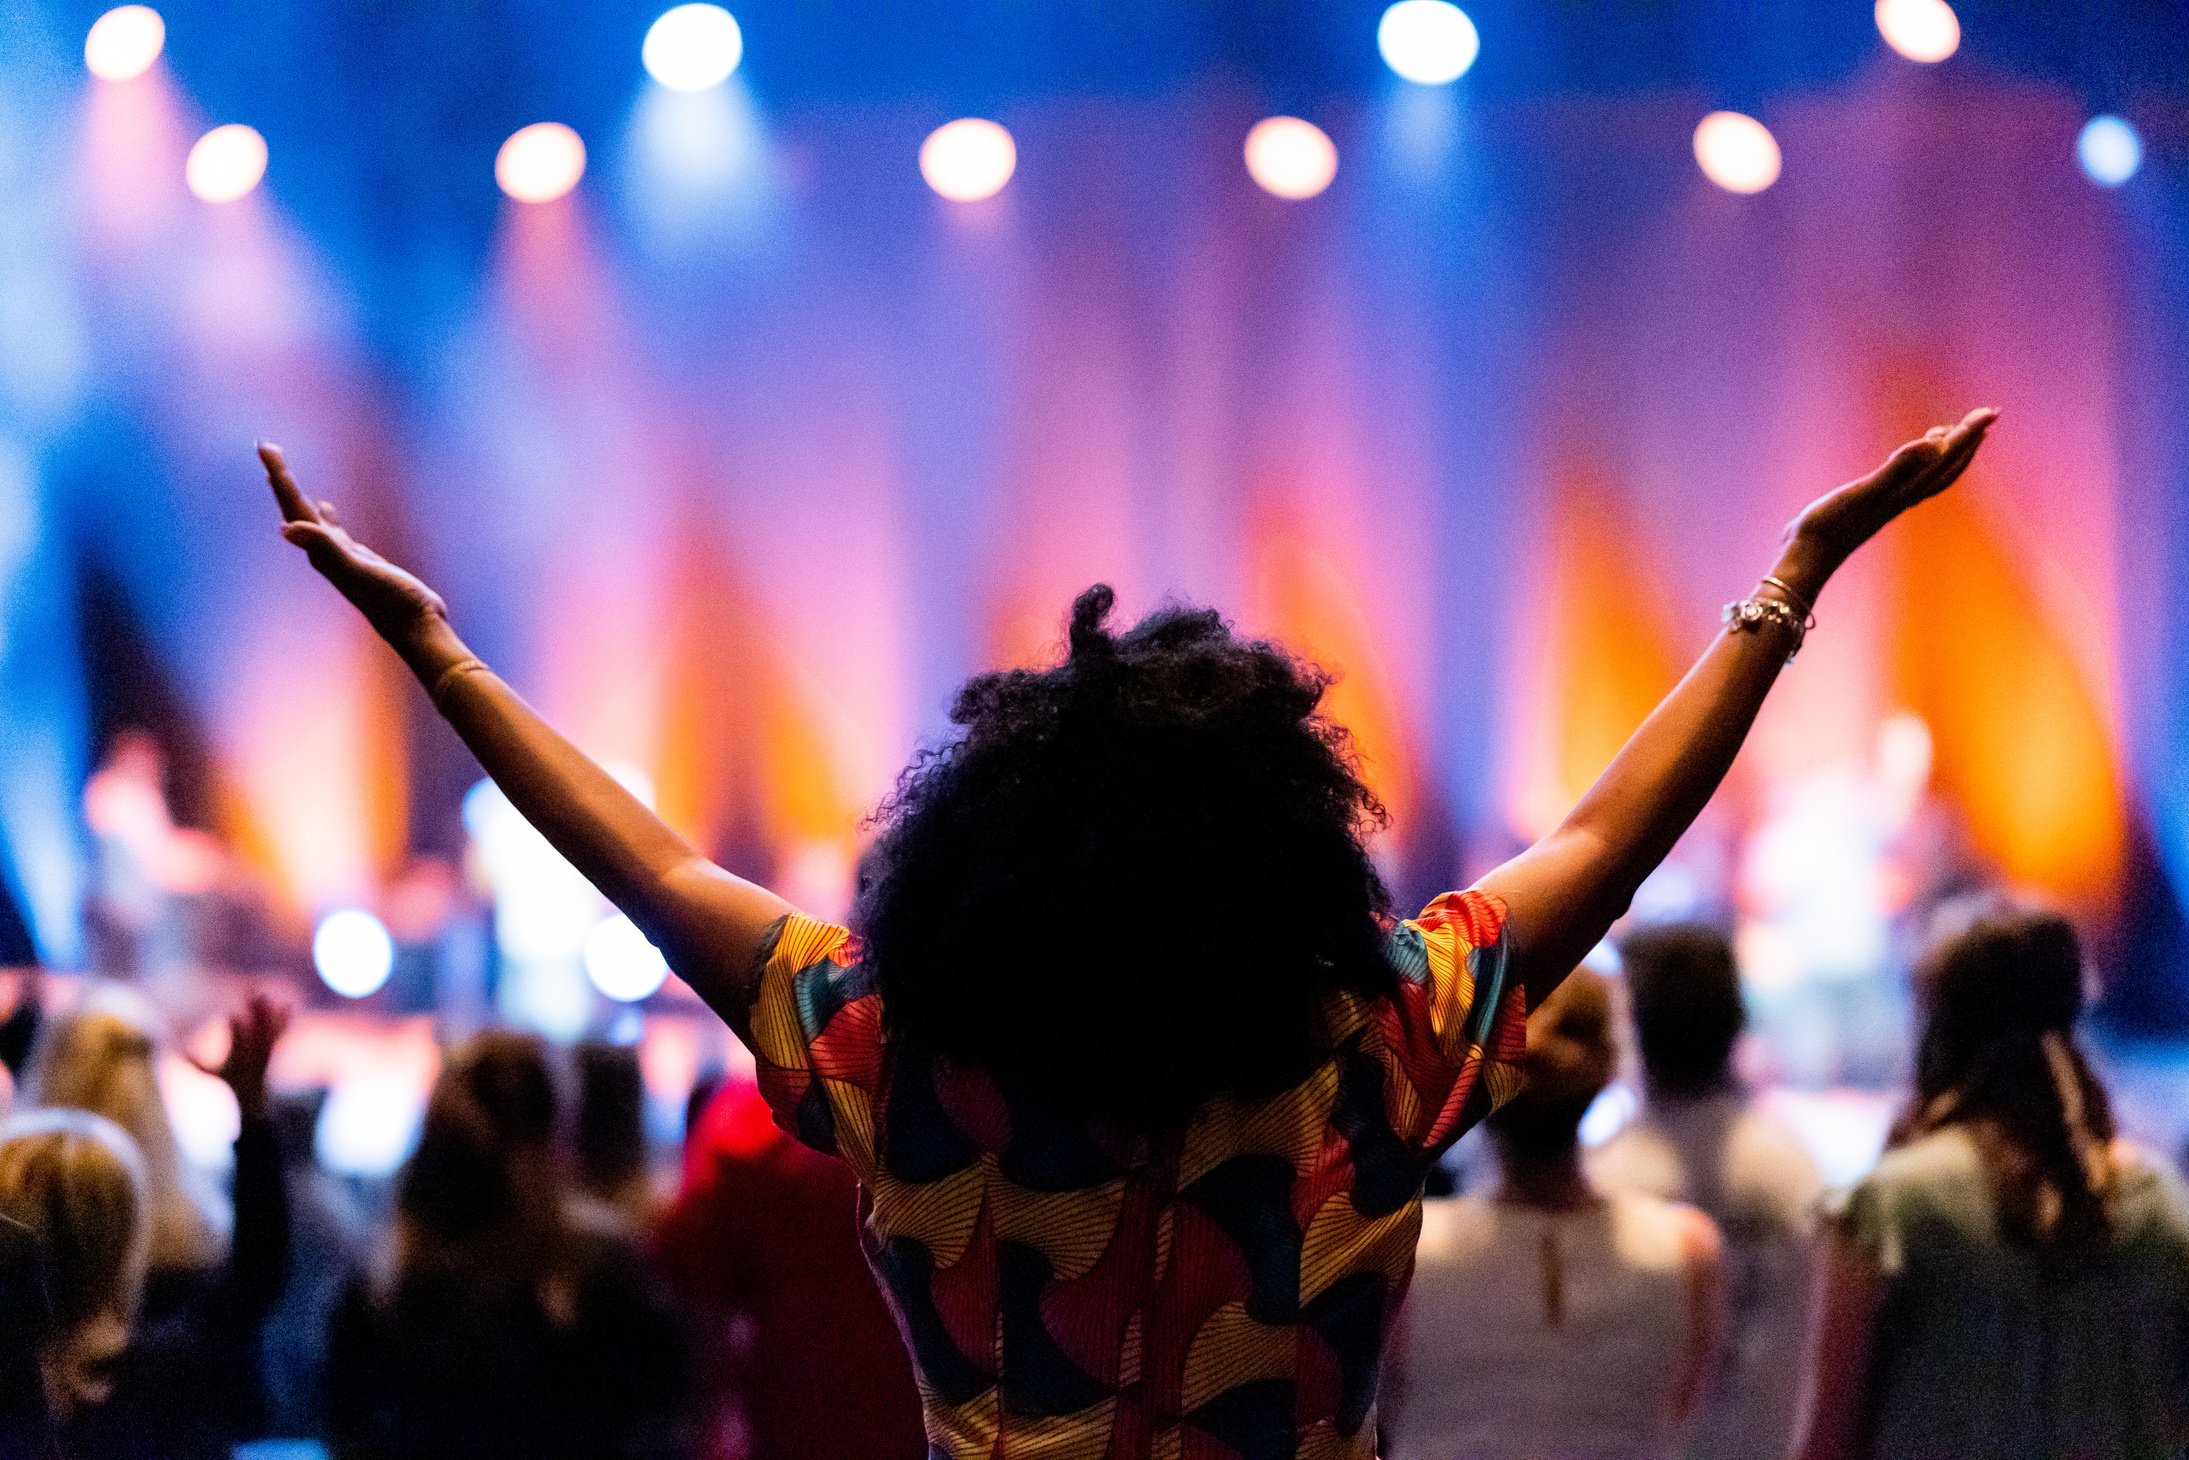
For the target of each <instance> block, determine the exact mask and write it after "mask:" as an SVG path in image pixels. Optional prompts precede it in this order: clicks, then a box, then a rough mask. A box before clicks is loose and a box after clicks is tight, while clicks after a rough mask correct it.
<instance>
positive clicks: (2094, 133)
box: [2075, 116, 2143, 188]
mask: <svg viewBox="0 0 2189 1460" xmlns="http://www.w3.org/2000/svg"><path fill="white" fill-rule="evenodd" d="M2075 158H2076V160H2077V161H2078V162H2080V163H2082V165H2083V172H2084V174H2085V175H2086V176H2088V177H2089V179H2090V180H2091V181H2092V182H2094V183H2096V184H2097V185H2098V186H2099V187H2102V188H2117V187H2119V186H2120V185H2121V184H2122V183H2124V182H2127V181H2128V180H2129V179H2130V178H2132V177H2134V176H2135V175H2136V169H2137V168H2139V167H2142V166H2143V138H2141V137H2139V136H2137V135H2136V129H2135V128H2134V127H2131V126H2130V125H2128V123H2127V122H2125V121H2123V120H2122V119H2121V118H2119V117H2115V116H2103V117H2092V118H2091V119H2090V120H2089V121H2087V122H2085V123H2083V132H2082V135H2081V136H2079V137H2077V138H2076V139H2075Z"/></svg>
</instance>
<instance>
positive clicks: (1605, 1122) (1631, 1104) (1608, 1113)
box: [1576, 1080, 1642, 1148]
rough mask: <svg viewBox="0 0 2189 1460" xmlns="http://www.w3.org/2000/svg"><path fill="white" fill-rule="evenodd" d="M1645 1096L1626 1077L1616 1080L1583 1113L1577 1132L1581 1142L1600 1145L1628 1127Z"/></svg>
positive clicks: (1600, 1092)
mask: <svg viewBox="0 0 2189 1460" xmlns="http://www.w3.org/2000/svg"><path fill="white" fill-rule="evenodd" d="M1641 1108H1642V1102H1641V1099H1640V1098H1639V1097H1638V1096H1636V1095H1635V1093H1634V1091H1633V1090H1632V1089H1631V1088H1630V1087H1629V1086H1628V1085H1627V1084H1626V1082H1625V1081H1623V1080H1614V1081H1612V1082H1611V1083H1610V1084H1609V1085H1606V1086H1605V1087H1604V1088H1603V1089H1602V1090H1600V1091H1598V1092H1597V1095H1596V1098H1595V1099H1594V1100H1592V1101H1590V1102H1589V1108H1588V1110H1587V1112H1586V1113H1585V1114H1583V1115H1582V1117H1581V1128H1580V1129H1579V1130H1578V1131H1577V1132H1576V1134H1577V1135H1579V1136H1580V1138H1581V1144H1582V1145H1584V1146H1589V1147H1591V1148H1593V1147H1596V1146H1600V1145H1602V1144H1603V1143H1604V1142H1606V1141H1608V1140H1610V1139H1611V1138H1612V1137H1613V1136H1615V1135H1617V1134H1619V1132H1621V1131H1623V1130H1625V1129H1626V1128H1627V1123H1628V1122H1629V1121H1631V1120H1633V1119H1634V1117H1635V1115H1636V1114H1637V1113H1638V1112H1639V1111H1640V1110H1641Z"/></svg>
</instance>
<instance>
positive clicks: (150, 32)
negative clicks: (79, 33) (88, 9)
mask: <svg viewBox="0 0 2189 1460" xmlns="http://www.w3.org/2000/svg"><path fill="white" fill-rule="evenodd" d="M166 44H167V22H166V21H164V20H162V19H160V13H159V12H158V11H157V10H154V9H153V8H152V7H151V6H149V5H123V6H121V7H119V8H117V9H114V10H109V11H108V12H107V13H106V14H104V15H102V16H100V17H99V18H98V19H97V20H95V21H93V22H92V23H91V33H90V34H89V35H86V36H85V37H84V65H85V66H87V67H89V68H90V70H91V74H92V75H94V76H96V77H98V78H99V79H100V80H101V81H127V80H129V79H131V78H132V77H136V76H142V75H143V74H144V73H145V72H147V71H149V70H151V69H152V63H153V62H154V61H157V60H158V59H159V58H160V48H161V47H163V46H165V45H166Z"/></svg>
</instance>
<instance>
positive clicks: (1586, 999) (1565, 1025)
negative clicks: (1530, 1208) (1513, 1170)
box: [1487, 968, 1619, 1159]
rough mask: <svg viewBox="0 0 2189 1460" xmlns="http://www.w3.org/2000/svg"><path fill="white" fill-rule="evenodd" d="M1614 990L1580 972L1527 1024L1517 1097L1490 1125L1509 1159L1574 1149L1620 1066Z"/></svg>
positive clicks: (1600, 977) (1601, 979) (1584, 970)
mask: <svg viewBox="0 0 2189 1460" xmlns="http://www.w3.org/2000/svg"><path fill="white" fill-rule="evenodd" d="M1612 1018H1613V1008H1612V997H1611V983H1610V981H1609V980H1608V979H1606V978H1605V977H1604V976H1603V975H1602V974H1600V973H1597V972H1595V971H1594V970H1591V969H1587V968H1578V969H1575V970H1574V972H1573V974H1572V975H1571V976H1570V977H1568V978H1567V980H1566V981H1565V982H1564V983H1562V984H1560V985H1559V986H1558V988H1557V990H1556V991H1555V992H1553V993H1552V994H1551V996H1550V997H1549V998H1548V999H1545V1000H1544V1001H1543V1006H1542V1007H1541V1008H1539V1009H1537V1010H1536V1011H1535V1013H1534V1014H1532V1015H1530V1016H1529V1018H1528V1053H1527V1057H1526V1059H1525V1060H1524V1061H1523V1062H1522V1065H1521V1069H1522V1071H1523V1072H1524V1074H1525V1077H1526V1078H1525V1079H1524V1080H1523V1082H1522V1084H1521V1087H1520V1093H1519V1094H1517V1095H1515V1096H1514V1097H1513V1098H1512V1099H1510V1100H1508V1101H1506V1102H1505V1104H1504V1105H1502V1106H1500V1107H1499V1108H1498V1111H1497V1113H1496V1114H1495V1115H1492V1116H1491V1117H1490V1119H1489V1121H1488V1123H1487V1124H1488V1127H1489V1131H1490V1135H1491V1137H1492V1138H1493V1139H1494V1140H1495V1141H1496V1142H1497V1145H1498V1148H1499V1150H1500V1151H1501V1152H1502V1153H1504V1155H1505V1156H1506V1157H1507V1158H1508V1159H1510V1158H1511V1157H1514V1156H1519V1157H1523V1158H1525V1157H1529V1156H1541V1155H1555V1154H1557V1153H1558V1152H1561V1151H1564V1150H1568V1149H1570V1148H1571V1147H1572V1146H1573V1144H1574V1142H1575V1140H1576V1139H1577V1138H1578V1133H1579V1131H1580V1129H1581V1117H1582V1116H1584V1115H1586V1114H1588V1110H1589V1106H1590V1105H1592V1104H1594V1103H1595V1101H1596V1097H1597V1096H1598V1095H1601V1094H1602V1093H1603V1092H1604V1087H1605V1086H1606V1085H1609V1084H1610V1083H1611V1077H1612V1072H1613V1071H1614V1069H1616V1067H1617V1065H1618V1058H1619V1055H1618V1043H1617V1040H1616V1039H1615V1037H1614V1034H1613V1028H1612Z"/></svg>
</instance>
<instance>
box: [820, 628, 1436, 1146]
mask: <svg viewBox="0 0 2189 1460" xmlns="http://www.w3.org/2000/svg"><path fill="white" fill-rule="evenodd" d="M1113 601H1114V595H1113V594H1112V593H1111V591H1110V589H1109V588H1108V587H1106V586H1097V587H1094V588H1090V589H1088V590H1087V591H1086V592H1085V593H1083V594H1081V595H1080V596H1079V599H1078V601H1077V602H1076V603H1074V604H1073V606H1072V616H1071V633H1070V652H1069V654H1068V655H1067V656H1066V658H1065V660H1064V662H1063V663H1061V664H1059V665H1057V666H1055V667H1054V668H1050V669H1042V670H1028V669H1020V670H1010V671H1005V672H1002V673H996V674H984V675H981V676H979V677H978V678H976V679H974V680H972V681H971V682H970V683H968V684H967V685H966V686H965V688H964V689H963V690H962V691H961V692H960V693H959V695H958V700H957V704H956V706H955V707H954V708H953V710H952V712H951V717H952V719H953V720H954V721H955V722H956V724H957V725H958V727H959V731H958V733H957V735H956V736H955V737H954V738H953V739H952V740H951V741H950V742H949V743H948V744H946V745H945V746H943V747H942V748H941V749H939V750H935V751H932V752H929V753H927V754H924V755H923V756H922V757H921V758H920V759H919V760H918V761H916V762H915V763H914V764H913V766H912V767H911V768H910V769H909V770H907V771H906V773H905V775H904V777H903V779H902V780H901V781H900V782H899V784H898V787H897V791H896V794H895V795H894V796H893V797H892V798H891V799H890V800H889V802H888V803H886V804H885V805H884V807H883V808H882V811H881V813H880V817H879V820H880V824H881V833H880V836H879V838H878V840H877V843H876V847H875V851H874V855H873V856H872V858H871V860H870V863H869V868H868V870H869V876H868V880H867V884H866V887H865V889H864V890H863V892H862V894H861V897H860V904H859V909H858V913H857V918H856V920H857V922H858V924H859V926H860V929H861V931H862V932H863V933H864V934H865V936H866V939H867V944H868V956H869V957H870V958H871V959H872V961H873V967H874V969H875V972H876V976H877V978H878V979H879V980H880V983H881V986H882V989H883V992H884V999H883V1006H884V1008H885V1009H886V1010H887V1011H888V1017H889V1019H890V1021H891V1026H892V1033H893V1034H896V1035H899V1036H904V1037H909V1038H912V1039H915V1040H918V1041H920V1042H922V1043H924V1044H925V1045H927V1046H928V1047H930V1048H932V1049H935V1050H937V1051H939V1052H940V1053H942V1054H944V1055H947V1056H949V1057H951V1058H953V1059H956V1060H958V1061H961V1062H965V1063H970V1064H975V1065H979V1066H981V1067H983V1068H986V1069H988V1070H990V1071H991V1072H993V1073H995V1074H996V1075H997V1076H999V1077H1000V1078H1002V1079H1004V1080H1005V1081H1006V1082H1008V1083H1009V1084H1011V1085H1012V1086H1014V1087H1015V1088H1018V1089H1020V1090H1024V1091H1026V1092H1028V1093H1030V1094H1033V1095H1036V1096H1038V1097H1044V1098H1049V1099H1054V1100H1056V1101H1059V1102H1061V1103H1063V1104H1064V1105H1065V1106H1066V1107H1067V1108H1069V1109H1071V1110H1074V1111H1077V1112H1082V1113H1086V1114H1091V1115H1097V1116H1103V1117H1108V1118H1110V1119H1114V1120H1118V1121H1121V1122H1124V1123H1126V1124H1129V1125H1135V1126H1143V1127H1146V1126H1155V1125H1161V1124H1165V1123H1169V1122H1174V1121H1177V1120H1180V1119H1183V1118H1184V1116H1185V1115H1186V1114H1187V1113H1188V1112H1190V1111H1191V1110H1192V1109H1193V1108H1194V1107H1195V1106H1197V1105H1199V1104H1200V1103H1202V1102H1203V1101H1204V1100H1206V1099H1208V1098H1209V1097H1211V1096H1213V1095H1215V1094H1216V1093H1218V1092H1219V1091H1227V1090H1228V1091H1234V1092H1237V1093H1240V1094H1246V1095H1254V1094H1261V1093H1267V1092H1273V1091H1275V1090H1279V1089H1282V1088H1285V1087H1286V1086H1288V1085H1290V1084H1292V1083H1294V1082H1296V1081H1297V1080H1299V1079H1300V1078H1302V1077H1304V1076H1305V1074H1306V1073H1307V1072H1308V1071H1309V1070H1310V1069H1311V1068H1312V1067H1313V1065H1314V1064H1315V1062H1316V1061H1317V1060H1318V1059H1319V1058H1321V1056H1322V1055H1323V1053H1325V1052H1326V1051H1325V1031H1324V1027H1323V1020H1322V1011H1323V1006H1324V1003H1325V1001H1326V999H1327V996H1328V995H1329V994H1330V993H1331V992H1333V991H1335V990H1339V989H1354V990H1358V991H1360V992H1362V993H1368V994H1372V993H1377V992H1381V991H1383V990H1386V989H1388V988H1390V987H1391V986H1392V984H1393V982H1394V979H1395V975H1394V974H1393V973H1392V972H1391V970H1390V969H1389V968H1388V966H1387V965H1386V963H1385V961H1384V958H1383V955H1382V937H1383V934H1382V929H1381V925H1380V922H1379V920H1380V919H1381V917H1382V916H1383V915H1384V913H1385V910H1386V901H1387V899H1386V896H1385V893H1384V889H1383V884H1382V883H1381V881H1380V880H1379V879H1378V878H1377V876H1376V872H1375V868H1374V867H1373V866H1372V865H1371V863H1370V862H1369V859H1368V854H1367V852H1366V850H1365V848H1364V847H1363V844H1362V839H1363V837H1364V836H1365V835H1366V833H1367V832H1368V831H1369V830H1370V829H1371V828H1372V827H1375V826H1378V825H1380V824H1381V822H1382V819H1383V810H1382V808H1381V807H1380V806H1379V805H1378V804H1377V802H1376V800H1375V798H1374V797H1373V796H1372V795H1371V794H1370V793H1369V791H1368V789H1367V788H1366V787H1365V786H1364V785H1362V783H1361V781H1360V778H1359V776H1358V775H1357V774H1356V769H1355V762H1354V757H1353V753H1352V749H1351V746H1350V744H1349V742H1348V740H1347V738H1346V736H1345V732H1344V731H1343V730H1342V729H1340V728H1339V727H1338V726H1337V725H1335V724H1334V723H1332V722H1331V721H1330V720H1329V719H1328V718H1327V717H1325V716H1324V715H1323V714H1322V713H1321V710H1320V706H1321V703H1322V697H1323V692H1324V690H1325V689H1326V688H1327V687H1328V684H1329V680H1328V678H1327V677H1326V676H1325V675H1323V674H1321V673H1320V672H1318V671H1316V670H1314V669H1312V668H1309V667H1307V666H1305V665H1303V664H1301V663H1299V662H1298V661H1296V660H1294V659H1293V658H1292V657H1291V656H1290V655H1288V654H1286V653H1285V652H1284V651H1283V650H1282V649H1280V648H1278V647H1276V646H1275V645H1272V644H1268V643H1263V642H1258V641H1254V640H1247V639H1242V638H1239V637H1237V636H1236V635H1234V634H1233V632H1232V631H1231V629H1230V627H1229V626H1228V625H1227V624H1226V623H1225V622H1224V621H1223V619H1222V618H1221V617H1219V616H1218V615H1217V614H1215V613H1214V612H1211V611H1208V610H1201V609H1187V608H1166V609H1163V610H1160V611H1158V612H1157V613H1155V614H1152V615H1150V616H1149V617H1148V618H1146V619H1144V620H1142V621H1141V622H1140V623H1139V624H1138V625H1136V626H1135V627H1133V628H1132V629H1130V630H1128V631H1126V632H1124V633H1121V634H1113V633H1112V632H1111V631H1110V630H1109V628H1108V627H1107V619H1108V616H1109V612H1110V608H1111V605H1112V602H1113Z"/></svg>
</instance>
